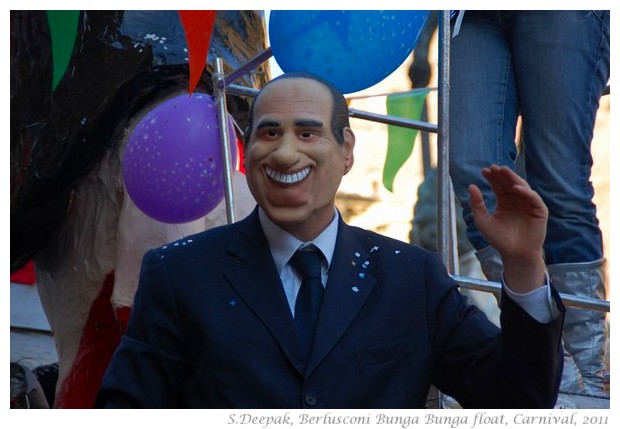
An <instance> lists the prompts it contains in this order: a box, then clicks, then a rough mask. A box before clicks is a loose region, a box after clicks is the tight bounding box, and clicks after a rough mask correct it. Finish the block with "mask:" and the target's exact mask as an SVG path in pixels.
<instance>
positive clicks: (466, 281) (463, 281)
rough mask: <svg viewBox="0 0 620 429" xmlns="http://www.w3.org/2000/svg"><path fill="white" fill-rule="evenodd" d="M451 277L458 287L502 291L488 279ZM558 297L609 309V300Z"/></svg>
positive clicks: (572, 303) (569, 303) (573, 303)
mask: <svg viewBox="0 0 620 429" xmlns="http://www.w3.org/2000/svg"><path fill="white" fill-rule="evenodd" d="M452 278H453V279H454V280H456V282H457V283H458V284H459V286H460V287H462V288H465V289H471V290H479V291H482V292H491V293H494V294H498V293H500V292H501V291H502V285H501V283H499V282H492V281H489V280H482V279H474V278H471V277H465V276H456V275H453V276H452ZM560 298H562V302H563V303H564V304H566V305H567V306H569V307H576V308H583V309H586V310H595V311H605V312H608V313H609V311H610V305H609V301H605V300H601V299H595V298H586V297H581V296H576V295H570V294H566V293H561V294H560Z"/></svg>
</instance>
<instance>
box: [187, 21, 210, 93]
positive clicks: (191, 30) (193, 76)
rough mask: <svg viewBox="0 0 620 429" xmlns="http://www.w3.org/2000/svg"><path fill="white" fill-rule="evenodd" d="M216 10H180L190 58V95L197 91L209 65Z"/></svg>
mask: <svg viewBox="0 0 620 429" xmlns="http://www.w3.org/2000/svg"><path fill="white" fill-rule="evenodd" d="M215 13H216V11H215V10H180V11H179V17H180V18H181V24H183V29H184V30H185V40H186V41H187V51H188V58H189V93H190V94H191V93H192V92H194V89H196V85H198V81H200V76H202V72H203V71H204V69H205V67H206V64H207V55H208V54H209V44H210V43H211V33H212V32H213V23H214V22H215Z"/></svg>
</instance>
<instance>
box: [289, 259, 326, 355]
mask: <svg viewBox="0 0 620 429" xmlns="http://www.w3.org/2000/svg"><path fill="white" fill-rule="evenodd" d="M290 263H291V265H292V266H293V268H294V269H295V270H296V271H297V273H298V274H299V276H300V277H301V288H300V289H299V293H298V294H297V300H296V301H295V324H296V325H297V334H298V337H299V343H300V346H301V352H302V353H303V356H304V358H305V359H306V360H307V359H308V356H309V355H310V347H311V346H312V338H313V336H314V328H315V326H316V321H317V319H318V318H319V310H320V309H321V301H322V300H323V292H324V289H323V284H322V283H321V253H320V252H319V251H318V250H317V249H315V250H298V251H297V252H295V254H294V255H293V257H292V258H291V260H290Z"/></svg>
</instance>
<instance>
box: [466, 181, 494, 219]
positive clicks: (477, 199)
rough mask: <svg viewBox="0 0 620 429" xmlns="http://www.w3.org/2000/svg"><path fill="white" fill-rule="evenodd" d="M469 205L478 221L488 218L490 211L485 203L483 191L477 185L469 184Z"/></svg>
mask: <svg viewBox="0 0 620 429" xmlns="http://www.w3.org/2000/svg"><path fill="white" fill-rule="evenodd" d="M469 205H470V208H471V211H472V213H473V215H474V218H475V220H476V223H479V222H482V221H484V220H486V218H488V216H489V211H488V210H487V207H486V205H485V204H484V199H483V198H482V192H481V191H480V188H478V187H477V186H476V185H469Z"/></svg>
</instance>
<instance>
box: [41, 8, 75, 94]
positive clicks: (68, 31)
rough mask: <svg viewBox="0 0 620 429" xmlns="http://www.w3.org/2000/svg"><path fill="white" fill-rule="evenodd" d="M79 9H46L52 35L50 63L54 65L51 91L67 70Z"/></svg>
mask: <svg viewBox="0 0 620 429" xmlns="http://www.w3.org/2000/svg"><path fill="white" fill-rule="evenodd" d="M79 18H80V11H79V10H48V11H47V21H48V24H49V26H50V34H51V37H52V63H53V66H54V72H53V80H52V91H54V90H55V89H56V87H57V86H58V84H59V83H60V81H61V79H62V77H63V76H64V75H65V72H66V71H67V67H68V66H69V60H70V59H71V54H72V53H73V46H74V45H75V39H76V37H77V28H78V22H79Z"/></svg>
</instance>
